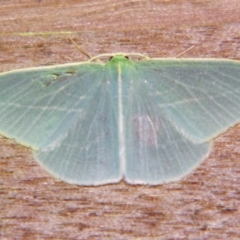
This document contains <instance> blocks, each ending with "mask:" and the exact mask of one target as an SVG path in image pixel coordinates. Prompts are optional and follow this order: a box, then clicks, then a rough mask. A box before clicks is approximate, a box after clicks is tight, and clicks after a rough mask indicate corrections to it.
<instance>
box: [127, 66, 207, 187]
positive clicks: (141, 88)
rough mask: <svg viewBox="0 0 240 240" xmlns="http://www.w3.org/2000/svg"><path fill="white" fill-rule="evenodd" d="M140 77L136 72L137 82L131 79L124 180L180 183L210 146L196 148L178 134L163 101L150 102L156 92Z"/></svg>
mask: <svg viewBox="0 0 240 240" xmlns="http://www.w3.org/2000/svg"><path fill="white" fill-rule="evenodd" d="M141 74H142V73H141V71H137V74H136V79H132V88H131V94H130V95H129V106H128V111H127V115H126V123H125V125H126V166H125V174H124V175H125V180H126V181H127V182H129V183H135V184H136V183H140V184H141V183H144V184H160V183H164V182H169V181H173V180H177V179H179V178H180V177H182V176H184V175H186V174H187V173H189V172H190V171H191V170H192V169H194V168H196V167H197V166H198V165H199V164H200V162H201V161H202V160H203V159H204V158H205V157H206V156H207V155H208V153H209V150H210V143H208V142H207V143H202V144H194V143H193V142H192V141H191V140H189V139H188V138H186V137H185V136H184V135H183V134H181V133H180V132H178V131H177V130H176V126H175V125H174V123H172V122H170V121H169V120H168V116H167V114H166V112H164V110H163V109H161V108H160V107H159V103H161V102H162V99H161V97H159V99H153V98H151V95H152V94H153V91H152V89H149V88H148V82H147V81H146V79H145V78H143V75H141ZM137 75H139V76H137ZM123 81H124V80H123ZM149 82H150V79H149ZM159 85H161V79H160V80H159Z"/></svg>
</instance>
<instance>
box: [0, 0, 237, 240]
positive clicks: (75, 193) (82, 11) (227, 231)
mask: <svg viewBox="0 0 240 240" xmlns="http://www.w3.org/2000/svg"><path fill="white" fill-rule="evenodd" d="M239 16H240V1H238V0H235V1H234V0H233V1H229V0H208V1H207V0H206V1H204V0H198V1H197V0H192V1H187V0H185V1H183V0H181V1H175V0H168V1H167V0H159V1H157V0H155V1H140V0H134V1H116V0H112V1H110V0H105V1H104V0H95V1H92V0H85V1H74V0H71V1H55V0H48V1H46V0H42V1H40V0H39V1H37V0H36V1H30V0H24V1H19V0H15V1H1V8H0V71H7V70H13V69H17V68H25V67H33V66H44V65H52V64H58V63H67V62H76V61H83V60H86V59H87V58H86V56H84V55H83V54H82V53H81V52H79V51H78V50H77V49H76V48H75V46H74V45H73V44H72V43H71V41H70V40H69V38H73V39H74V40H75V41H76V42H77V43H78V44H79V45H80V46H81V47H82V48H84V49H85V50H86V51H87V52H89V54H90V55H92V56H94V55H97V54H101V53H109V52H140V53H145V54H147V55H148V56H150V57H175V56H177V55H178V54H180V53H181V52H183V51H185V50H187V49H188V48H189V47H191V46H194V47H193V48H192V49H191V50H190V51H188V52H187V53H186V54H185V55H184V57H201V58H205V57H216V58H229V59H238V60H240V19H239ZM16 91H17V89H16ZM239 186H240V126H236V127H234V128H232V129H230V130H229V131H228V132H226V133H224V134H223V135H221V136H219V137H218V138H217V139H215V141H214V145H213V149H212V151H211V154H210V156H209V157H208V158H207V159H206V160H205V161H204V162H203V163H202V164H201V166H200V167H199V168H198V169H196V170H195V171H193V172H192V173H191V174H189V175H188V176H186V177H184V178H183V179H182V180H181V181H178V182H174V183H170V184H166V185H159V186H154V187H153V186H141V185H139V186H132V185H128V184H125V183H124V182H121V183H119V184H113V185H105V186H99V187H82V186H75V185H69V184H65V183H63V182H61V181H60V180H57V179H54V178H53V177H51V176H50V175H49V174H48V173H46V172H45V171H44V170H43V169H42V168H41V167H40V166H39V165H38V164H37V163H36V162H35V161H34V159H33V155H32V153H31V150H30V149H27V148H25V147H22V146H20V145H18V144H16V143H14V142H13V141H12V140H9V139H6V138H3V137H2V138H0V203H1V204H0V239H169V240H172V239H194V240H201V239H240V211H239V208H240V187H239Z"/></svg>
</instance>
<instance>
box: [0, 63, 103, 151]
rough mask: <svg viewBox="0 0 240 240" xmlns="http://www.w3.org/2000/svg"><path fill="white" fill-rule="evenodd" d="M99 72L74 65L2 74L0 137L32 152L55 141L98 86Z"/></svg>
mask: <svg viewBox="0 0 240 240" xmlns="http://www.w3.org/2000/svg"><path fill="white" fill-rule="evenodd" d="M100 69H101V66H100V65H95V64H92V65H91V64H80V65H79V64H78V65H76V64H75V65H60V66H56V67H55V66H53V67H43V68H35V69H23V70H17V71H11V72H6V73H2V74H1V75H0V129H1V130H0V132H1V134H3V135H5V136H8V137H11V138H14V139H16V140H17V141H19V142H20V143H22V144H24V145H27V146H31V147H33V148H35V149H38V148H41V147H43V146H45V145H48V144H49V143H54V142H55V141H58V139H60V138H62V137H64V135H65V134H66V133H65V132H66V130H67V129H68V128H69V127H70V126H71V124H73V123H74V122H75V121H76V119H77V118H79V115H81V112H82V111H83V109H84V108H85V107H86V106H87V104H88V103H89V101H90V100H91V99H92V95H93V94H95V92H96V91H97V89H98V87H99V86H100V85H101V83H102V82H101V75H100V76H99V72H100V71H101V70H100ZM89 82H91V85H89Z"/></svg>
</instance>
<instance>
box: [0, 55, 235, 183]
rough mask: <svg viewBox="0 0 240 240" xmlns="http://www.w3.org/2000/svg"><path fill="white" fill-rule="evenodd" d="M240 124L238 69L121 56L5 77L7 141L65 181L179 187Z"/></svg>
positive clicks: (0, 130) (227, 64)
mask: <svg viewBox="0 0 240 240" xmlns="http://www.w3.org/2000/svg"><path fill="white" fill-rule="evenodd" d="M106 57H107V59H108V61H104V60H106ZM239 121H240V62H239V61H233V60H220V59H164V58H162V59H161V58H156V59H151V58H148V57H146V56H143V55H140V54H121V53H118V54H109V55H99V56H97V57H95V58H93V59H91V60H89V61H87V62H80V63H72V64H64V65H56V66H49V67H38V68H29V69H21V70H14V71H10V72H5V73H1V74H0V134H2V135H4V136H6V137H9V138H13V139H15V140H16V141H17V142H18V143H20V144H22V145H25V146H28V147H30V148H32V149H33V152H34V157H35V158H36V160H37V161H38V162H39V163H40V164H41V165H42V166H43V167H44V168H45V169H46V170H47V171H48V172H50V173H52V174H53V175H54V176H56V177H58V178H60V179H62V180H64V181H66V182H68V183H74V184H81V185H99V184H107V183H114V182H118V181H120V180H121V179H124V180H125V181H127V182H128V183H131V184H161V183H165V182H170V181H173V180H178V179H180V178H181V177H182V176H184V175H186V174H187V173H189V172H190V171H191V170H192V169H194V168H196V167H197V166H198V165H199V164H200V163H201V162H202V161H203V160H204V158H206V157H207V155H208V154H209V151H210V147H211V141H212V139H213V138H215V137H216V136H218V135H219V134H220V133H222V132H224V131H225V130H227V129H228V128H229V127H231V126H233V125H235V124H236V123H238V122H239Z"/></svg>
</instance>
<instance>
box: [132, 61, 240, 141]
mask: <svg viewBox="0 0 240 240" xmlns="http://www.w3.org/2000/svg"><path fill="white" fill-rule="evenodd" d="M136 65H137V69H138V70H137V71H139V73H140V77H141V79H140V80H139V81H141V82H142V84H143V85H144V86H145V88H146V89H147V90H148V100H149V101H150V99H151V101H152V102H155V104H156V105H157V106H158V107H159V109H161V110H162V111H163V112H164V113H165V114H166V115H165V117H166V118H167V119H169V121H170V122H172V124H173V125H174V126H175V128H176V129H178V131H179V132H181V133H182V134H183V135H185V136H186V137H187V138H189V139H190V140H192V141H193V142H196V143H201V142H204V141H209V140H211V139H212V138H213V137H216V136H217V135H219V134H220V133H222V132H224V131H225V130H227V129H228V128H229V127H230V126H233V125H235V124H236V123H238V122H239V121H240V62H238V61H231V60H229V61H228V60H201V59H188V60H181V59H179V60H177V59H176V60H174V59H170V60H164V59H162V60H149V61H142V62H139V63H138V64H136Z"/></svg>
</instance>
